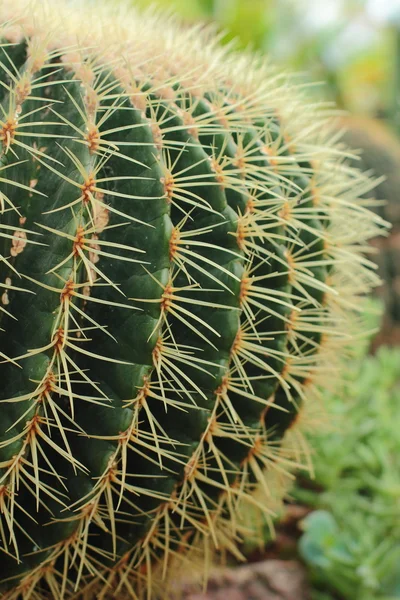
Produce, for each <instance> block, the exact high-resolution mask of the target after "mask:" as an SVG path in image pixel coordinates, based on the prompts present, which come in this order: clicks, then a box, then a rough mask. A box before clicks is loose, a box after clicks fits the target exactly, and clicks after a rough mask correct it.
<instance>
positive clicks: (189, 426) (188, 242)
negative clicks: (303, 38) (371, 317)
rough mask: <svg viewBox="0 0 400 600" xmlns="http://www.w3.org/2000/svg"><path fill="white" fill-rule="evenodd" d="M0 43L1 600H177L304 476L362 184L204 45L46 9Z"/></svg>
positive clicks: (321, 115) (325, 129)
mask: <svg viewBox="0 0 400 600" xmlns="http://www.w3.org/2000/svg"><path fill="white" fill-rule="evenodd" d="M0 23H2V26H1V29H0V40H1V61H0V68H1V76H0V82H1V87H0V103H1V115H0V165H1V166H0V194H1V195H0V210H1V215H0V244H1V246H0V248H1V250H0V256H1V262H0V286H1V293H2V296H1V303H0V318H1V331H0V352H1V356H0V358H1V361H0V382H1V384H0V415H1V419H0V468H1V470H0V518H1V520H0V549H1V561H0V582H1V583H0V594H1V596H0V597H1V598H2V599H4V600H5V599H7V600H16V599H17V598H22V599H26V600H27V599H28V598H35V599H36V598H37V599H41V598H60V599H64V598H65V599H68V598H82V599H85V600H89V599H91V598H99V599H101V600H103V599H104V600H105V599H106V598H111V597H115V596H117V597H118V598H135V599H136V598H157V597H168V594H170V595H171V594H172V595H174V593H175V594H176V590H175V592H174V591H173V590H174V588H173V586H174V585H175V584H176V581H177V580H178V578H179V577H180V573H182V570H183V572H184V570H185V569H187V568H188V567H189V568H190V570H192V569H193V564H196V565H198V566H199V572H200V573H201V576H202V577H203V576H204V577H206V576H207V570H208V568H209V566H210V561H211V560H218V559H219V558H220V559H221V560H222V559H223V557H224V554H226V553H227V552H229V553H234V554H236V556H238V557H240V552H239V550H238V549H237V547H238V544H239V543H240V540H241V539H243V537H244V536H248V535H249V531H248V529H247V525H246V524H245V521H244V519H243V517H244V516H246V515H247V514H248V513H249V511H251V514H252V515H259V517H258V516H257V518H256V520H258V518H260V520H261V519H264V520H266V521H267V522H268V523H270V522H271V521H272V518H273V508H274V503H275V502H276V498H277V497H279V496H281V495H282V494H283V493H284V491H285V489H286V487H287V485H288V482H289V481H290V479H291V478H292V477H293V472H294V471H295V469H296V468H301V467H304V468H309V462H310V456H309V454H310V453H309V450H308V448H307V443H306V436H305V433H304V432H305V430H306V429H307V427H310V426H311V425H312V423H313V422H315V423H317V422H318V418H317V415H318V410H319V408H318V402H319V399H320V390H321V388H326V387H328V386H330V385H332V383H333V382H334V381H335V380H336V379H338V378H339V376H340V369H341V367H340V361H339V360H338V359H339V358H340V355H341V354H343V352H344V350H343V349H344V348H345V347H346V343H347V342H348V340H349V339H351V336H352V332H353V330H354V331H357V311H358V310H359V309H360V308H361V310H362V297H363V296H364V295H365V294H366V293H367V292H368V291H369V289H370V288H371V287H372V286H373V285H375V284H376V283H377V277H376V275H375V273H374V271H373V269H372V268H371V263H370V262H369V261H368V260H367V259H366V258H365V256H364V254H363V252H364V250H365V246H366V240H368V239H369V238H370V237H372V236H375V235H377V233H378V232H379V231H380V230H381V228H382V222H381V219H380V218H379V217H377V216H376V215H373V214H372V213H370V212H369V210H368V209H367V208H366V206H365V205H367V204H369V201H365V200H364V199H363V197H362V195H363V194H364V193H367V192H368V191H369V190H370V189H372V187H373V182H371V181H370V180H369V179H368V178H367V177H365V176H364V175H362V174H361V173H359V172H358V171H356V170H352V169H350V168H349V167H348V166H347V165H346V163H345V157H346V152H343V151H341V150H340V148H339V147H338V145H337V143H336V139H335V134H334V133H332V131H333V129H332V128H331V127H330V125H329V122H328V120H327V119H328V118H329V114H328V112H327V110H326V108H324V107H323V106H320V107H318V106H317V107H316V106H314V105H310V104H309V103H307V100H306V97H305V95H304V92H303V91H302V90H301V89H298V88H297V87H296V86H294V84H292V83H291V82H290V80H289V79H288V77H287V76H285V75H281V74H279V73H278V72H276V71H274V70H273V69H272V68H271V67H269V66H268V65H265V64H264V61H263V60H262V59H260V58H257V57H251V56H247V55H244V54H236V53H234V52H232V53H230V54H228V52H227V50H223V49H221V48H219V47H218V43H217V41H216V39H215V36H214V34H213V33H212V32H211V31H209V30H203V29H202V28H200V27H194V28H190V29H184V28H181V27H180V26H179V24H177V23H176V22H175V21H174V20H173V19H172V18H165V17H160V16H157V15H154V14H152V13H145V14H143V15H141V16H140V15H137V14H136V13H134V12H132V11H131V10H130V9H129V10H127V9H123V10H122V9H121V12H118V11H117V9H116V7H114V9H113V13H112V11H111V10H110V9H107V7H106V6H96V12H95V13H94V12H93V5H91V6H90V5H88V7H86V8H84V7H80V9H79V10H78V11H77V12H76V13H75V11H74V10H73V9H72V5H71V4H68V3H62V2H56V3H54V2H51V3H50V0H49V2H43V1H42V0H40V1H39V0H38V2H37V3H32V2H31V1H30V0H5V2H3V4H2V5H1V8H0ZM212 557H215V558H212ZM171 590H172V591H171Z"/></svg>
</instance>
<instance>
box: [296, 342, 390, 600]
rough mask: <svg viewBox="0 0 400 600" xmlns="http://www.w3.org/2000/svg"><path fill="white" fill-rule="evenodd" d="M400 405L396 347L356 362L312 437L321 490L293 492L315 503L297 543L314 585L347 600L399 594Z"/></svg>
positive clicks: (316, 480) (388, 596) (329, 400)
mask: <svg viewBox="0 0 400 600" xmlns="http://www.w3.org/2000/svg"><path fill="white" fill-rule="evenodd" d="M399 406H400V349H399V348H397V349H390V348H387V347H381V348H380V349H379V350H378V352H377V354H376V355H375V356H367V357H365V358H361V359H359V360H358V361H356V362H355V363H354V365H353V368H352V373H351V376H350V377H349V381H348V382H347V384H346V385H345V388H344V390H343V392H342V393H341V394H340V395H339V396H333V397H331V398H330V399H328V411H329V413H330V414H331V415H332V419H333V427H332V430H331V431H327V432H325V433H324V434H321V435H317V436H315V435H314V436H313V447H314V449H315V457H316V458H315V481H314V483H315V485H316V486H317V487H319V486H320V487H322V489H323V491H322V492H320V491H310V490H307V489H303V488H297V490H296V492H295V496H296V497H297V498H298V499H299V500H301V501H302V502H305V503H306V504H308V505H311V506H315V507H317V508H319V510H316V511H315V512H312V513H311V514H310V515H309V516H308V517H306V519H305V520H304V522H303V526H304V529H305V533H304V535H303V537H302V538H301V540H300V545H299V547H300V552H301V554H302V556H303V557H304V559H305V560H306V561H307V563H308V564H309V565H310V566H311V567H312V571H313V574H314V576H315V582H316V586H317V588H318V589H321V590H326V588H327V584H328V587H329V588H331V589H332V590H333V591H336V592H339V594H340V595H341V596H343V597H344V598H346V599H348V600H375V599H378V598H379V599H380V600H381V599H382V600H383V599H385V600H389V598H400V571H399V564H400V504H399V498H400V462H399V456H400V436H399ZM315 598H323V596H322V595H321V596H320V595H319V594H317V593H316V595H315Z"/></svg>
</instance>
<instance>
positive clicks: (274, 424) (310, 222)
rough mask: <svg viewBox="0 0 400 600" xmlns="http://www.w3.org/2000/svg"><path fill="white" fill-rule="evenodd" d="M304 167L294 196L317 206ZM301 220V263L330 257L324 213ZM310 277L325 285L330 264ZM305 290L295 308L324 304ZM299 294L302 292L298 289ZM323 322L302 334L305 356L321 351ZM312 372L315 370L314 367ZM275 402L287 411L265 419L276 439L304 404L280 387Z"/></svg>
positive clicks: (318, 294) (292, 350) (321, 294)
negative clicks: (324, 238)
mask: <svg viewBox="0 0 400 600" xmlns="http://www.w3.org/2000/svg"><path fill="white" fill-rule="evenodd" d="M293 157H294V158H296V155H295V154H293ZM299 166H300V168H301V172H302V174H301V175H299V176H296V177H294V178H293V182H294V183H295V185H296V189H295V190H294V191H293V192H292V196H294V197H296V198H297V204H298V205H299V206H301V207H303V208H310V207H312V204H313V198H312V193H311V192H312V189H311V185H312V184H311V180H310V179H309V177H307V176H306V175H305V174H304V170H303V169H305V165H299ZM298 187H301V188H302V193H301V194H300V195H299V194H298V191H297V188H298ZM298 219H299V221H301V222H303V223H304V225H305V227H306V228H305V229H301V230H300V231H299V232H292V235H293V236H294V239H296V240H300V241H301V242H302V243H303V244H304V246H303V247H302V248H301V249H299V250H298V251H297V260H298V259H300V260H307V256H309V255H312V254H314V253H316V252H322V254H321V255H320V256H317V257H316V258H315V260H323V259H324V258H326V256H325V252H324V241H323V235H322V234H323V230H324V228H325V226H326V223H325V219H324V213H323V211H322V210H321V211H320V218H318V217H313V218H310V217H309V216H307V215H305V216H304V217H301V216H298ZM310 227H311V228H312V229H313V231H310V230H309V229H308V228H310ZM307 268H308V271H309V272H310V274H311V275H312V276H313V277H314V278H315V280H316V281H319V282H322V283H324V282H325V281H326V278H327V275H328V267H327V266H326V265H321V266H312V267H307ZM302 285H303V288H304V291H305V293H304V299H298V298H296V299H294V304H295V306H298V307H300V308H301V310H302V311H307V310H310V309H311V310H312V309H313V308H314V307H315V304H312V303H310V301H309V300H308V299H307V296H306V294H310V296H311V297H312V298H313V299H314V300H315V301H316V302H317V303H318V304H320V305H323V304H324V298H325V293H326V292H325V291H324V290H321V289H318V288H315V287H314V286H312V285H311V284H302ZM296 293H297V294H298V293H299V292H298V291H297V290H296ZM320 325H321V323H320V322H317V323H315V327H314V328H313V327H310V330H309V331H302V332H301V335H302V339H301V340H299V341H298V345H299V346H300V348H301V351H302V353H303V354H305V355H307V356H310V357H312V356H313V355H315V354H316V352H317V351H318V345H319V343H320V341H321V333H320V330H319V328H320ZM287 352H288V353H289V357H290V356H293V357H294V360H296V357H298V355H299V354H298V350H297V348H296V347H294V346H293V344H292V343H289V344H288V346H287ZM311 370H312V367H311ZM307 378H308V374H307V375H304V376H300V375H296V376H295V377H294V379H296V380H297V381H298V382H299V384H302V383H304V382H305V381H306V380H307ZM275 401H276V403H277V404H279V405H280V406H283V407H285V408H286V409H287V412H286V413H285V412H282V411H278V410H276V409H275V408H273V407H272V408H271V409H269V411H268V412H267V414H266V417H265V423H266V426H267V428H268V430H269V431H270V432H271V436H272V437H273V439H280V438H281V437H282V436H283V435H284V433H285V431H286V430H287V429H288V428H290V426H291V425H292V423H293V422H294V421H295V419H296V416H297V414H298V411H299V409H300V407H301V404H302V397H301V394H300V393H299V392H298V390H296V389H295V387H294V386H292V389H291V399H289V397H288V394H287V393H286V391H285V390H284V389H283V388H282V386H279V387H278V389H277V391H276V394H275Z"/></svg>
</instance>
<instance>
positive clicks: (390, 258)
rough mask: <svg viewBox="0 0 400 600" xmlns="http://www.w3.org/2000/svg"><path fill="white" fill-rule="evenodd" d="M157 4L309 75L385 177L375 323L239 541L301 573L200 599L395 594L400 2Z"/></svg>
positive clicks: (380, 192)
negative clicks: (309, 459) (302, 464)
mask: <svg viewBox="0 0 400 600" xmlns="http://www.w3.org/2000/svg"><path fill="white" fill-rule="evenodd" d="M132 2H133V3H134V4H136V5H139V6H143V7H147V6H148V4H149V3H148V0H132ZM154 4H155V5H156V6H161V7H162V8H164V9H167V10H169V11H173V12H175V13H178V14H179V15H180V17H181V19H183V20H184V21H185V22H188V23H191V22H199V21H203V22H205V23H210V22H212V23H215V24H216V25H217V27H218V28H219V29H220V30H221V31H223V32H224V33H223V37H222V41H223V43H229V42H231V41H232V40H234V45H235V46H236V47H242V48H250V49H253V50H254V51H257V52H261V53H265V54H267V55H268V56H269V57H270V59H271V61H272V62H274V63H275V64H278V65H279V66H281V67H282V69H284V70H286V71H295V72H297V73H299V75H298V77H299V78H300V79H301V80H303V81H304V83H310V84H312V85H310V86H309V87H308V93H309V94H310V96H311V97H313V98H316V97H317V98H319V99H322V100H325V101H328V102H332V103H335V105H336V106H337V107H338V109H340V113H341V117H340V119H339V120H338V128H340V129H342V128H343V129H345V131H346V132H345V133H344V139H345V141H346V142H347V143H348V145H349V146H351V147H352V148H353V149H354V150H355V153H356V154H357V155H359V160H358V161H357V166H361V165H362V166H363V168H364V169H365V170H368V171H371V173H373V174H374V175H376V176H382V182H381V183H380V184H379V186H378V187H377V188H376V190H375V196H376V198H378V199H382V200H385V201H386V203H385V204H383V205H380V206H379V207H377V208H376V209H375V210H377V211H379V213H380V214H381V215H382V216H383V217H384V218H385V219H386V220H388V221H390V222H391V224H392V229H391V232H390V235H389V236H388V237H387V238H384V239H379V240H373V241H372V245H373V246H374V247H375V250H376V255H375V259H376V262H377V264H378V267H379V272H380V274H381V277H382V279H383V281H384V283H383V284H382V286H381V288H380V289H379V290H377V293H376V297H375V299H373V300H372V301H371V312H370V313H368V314H366V315H365V320H366V330H367V331H369V332H370V333H369V335H366V336H365V337H364V338H362V339H360V340H358V341H357V342H355V344H354V348H353V353H352V354H353V358H352V361H351V362H350V366H349V368H348V372H347V373H346V381H345V383H344V385H343V387H342V389H341V391H340V392H339V393H336V394H335V395H328V396H327V397H326V398H324V402H325V404H326V406H327V410H328V412H329V413H330V423H331V428H330V430H329V431H328V432H327V431H323V432H321V433H320V434H317V435H314V436H313V438H312V439H311V445H312V446H313V448H314V449H315V457H314V464H315V474H314V475H313V477H311V476H304V477H300V479H299V481H298V483H297V484H296V486H295V488H294V490H293V492H292V495H291V499H290V500H289V501H288V502H287V503H286V504H285V506H284V507H283V508H282V511H281V514H280V520H278V521H277V524H276V537H275V539H272V537H271V534H270V531H269V530H268V528H267V527H266V528H265V537H264V542H266V544H267V545H266V549H264V550H259V549H257V548H254V547H251V546H246V545H244V548H243V551H244V553H245V554H246V555H247V556H248V557H249V558H250V560H254V561H260V560H262V561H265V559H268V560H269V561H271V560H274V561H277V562H275V563H274V565H278V563H279V564H280V565H282V561H289V562H288V563H287V564H289V563H290V564H293V565H295V568H296V569H299V570H300V571H299V572H300V579H296V580H294V579H293V582H294V581H295V583H293V586H294V587H293V588H291V587H290V577H291V575H290V572H289V571H288V572H287V577H286V580H287V581H288V582H289V584H288V585H289V587H288V588H287V590H286V592H285V595H282V594H283V593H281V595H270V592H268V591H267V590H266V589H264V591H263V587H262V586H261V587H259V588H258V591H257V590H256V591H254V589H255V588H254V581H255V580H257V581H260V576H259V573H258V575H257V574H256V573H255V571H254V573H253V575H251V576H250V577H249V579H248V581H247V580H246V581H247V583H243V582H244V581H245V579H246V578H243V576H242V579H241V582H242V583H240V584H239V583H237V582H236V583H235V575H232V582H233V583H232V585H231V587H230V588H226V589H225V591H224V590H221V589H220V588H219V586H218V585H216V586H215V589H214V591H212V590H211V591H209V593H208V595H207V596H204V597H207V598H215V599H216V598H222V597H224V595H227V596H228V597H232V598H235V600H236V599H237V598H238V599H239V600H245V599H246V598H253V599H257V600H264V599H265V600H270V598H271V599H272V598H274V599H277V598H282V599H283V598H285V600H306V598H307V599H312V600H378V599H379V600H394V599H400V0H156V1H155V2H154ZM267 562H268V561H267ZM258 564H260V563H258ZM266 569H267V571H268V567H266ZM276 569H277V570H276V572H279V568H278V567H276ZM267 571H264V577H267V575H266V574H265V573H266V572H267ZM269 571H271V570H269ZM272 571H274V570H272ZM233 573H234V571H233ZM271 576H272V578H273V574H272V575H271V573H270V575H269V576H268V577H271ZM300 580H301V583H299V581H300ZM251 586H253V587H251ZM278 587H279V586H278ZM251 590H252V591H251ZM291 590H292V591H291ZM232 594H233V595H232ZM263 594H264V595H263ZM196 598H199V596H196Z"/></svg>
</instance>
